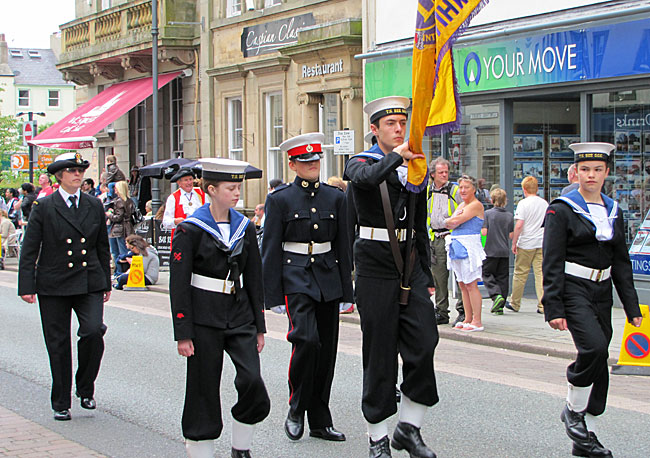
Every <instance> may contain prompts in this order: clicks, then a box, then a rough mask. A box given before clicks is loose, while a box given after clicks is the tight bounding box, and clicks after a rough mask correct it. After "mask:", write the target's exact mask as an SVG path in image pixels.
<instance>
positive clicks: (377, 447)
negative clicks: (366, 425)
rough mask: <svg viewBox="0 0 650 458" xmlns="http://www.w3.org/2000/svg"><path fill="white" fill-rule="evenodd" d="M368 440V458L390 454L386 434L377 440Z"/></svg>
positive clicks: (385, 457)
mask: <svg viewBox="0 0 650 458" xmlns="http://www.w3.org/2000/svg"><path fill="white" fill-rule="evenodd" d="M369 440H370V449H369V450H368V456H369V457H370V458H388V457H389V456H392V455H391V453H390V441H389V440H388V436H384V437H382V438H381V439H379V440H378V441H377V442H373V441H372V439H369Z"/></svg>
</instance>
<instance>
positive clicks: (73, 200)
mask: <svg viewBox="0 0 650 458" xmlns="http://www.w3.org/2000/svg"><path fill="white" fill-rule="evenodd" d="M68 200H69V201H70V203H71V204H72V205H70V208H72V209H73V210H77V196H70V197H68Z"/></svg>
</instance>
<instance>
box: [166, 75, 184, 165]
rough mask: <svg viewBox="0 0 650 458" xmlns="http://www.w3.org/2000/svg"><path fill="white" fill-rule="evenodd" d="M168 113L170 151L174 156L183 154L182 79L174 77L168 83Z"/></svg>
mask: <svg viewBox="0 0 650 458" xmlns="http://www.w3.org/2000/svg"><path fill="white" fill-rule="evenodd" d="M169 94H170V106H171V110H170V115H171V122H170V123H169V125H170V127H171V145H172V152H173V154H174V156H176V157H182V155H183V80H182V79H180V78H176V79H174V80H172V82H171V83H170V91H169Z"/></svg>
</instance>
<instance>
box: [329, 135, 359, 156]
mask: <svg viewBox="0 0 650 458" xmlns="http://www.w3.org/2000/svg"><path fill="white" fill-rule="evenodd" d="M354 152H355V151H354V131H353V130H335V131H334V154H354Z"/></svg>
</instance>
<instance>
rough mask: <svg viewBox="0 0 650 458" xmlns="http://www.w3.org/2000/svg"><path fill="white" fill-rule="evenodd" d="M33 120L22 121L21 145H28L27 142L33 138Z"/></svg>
mask: <svg viewBox="0 0 650 458" xmlns="http://www.w3.org/2000/svg"><path fill="white" fill-rule="evenodd" d="M35 127H36V126H35V125H34V121H25V122H24V123H23V146H29V145H28V144H27V142H29V141H31V140H32V138H34V136H35V135H34V128H35Z"/></svg>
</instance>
